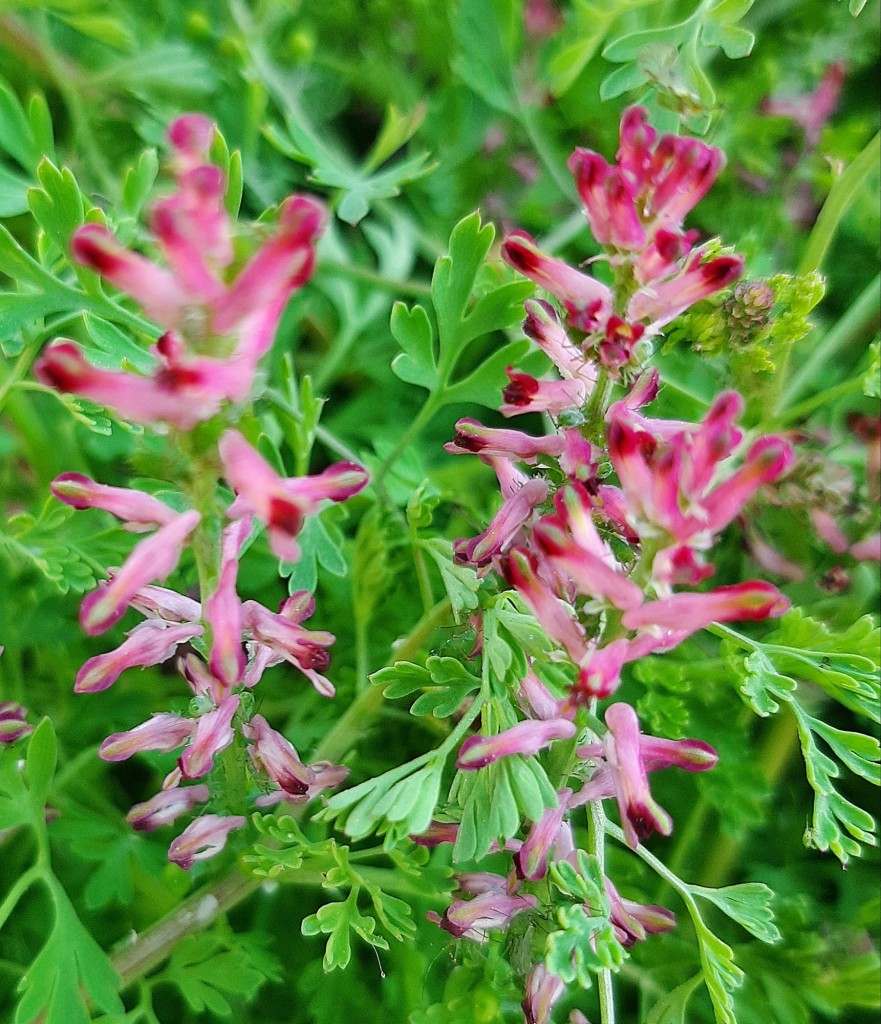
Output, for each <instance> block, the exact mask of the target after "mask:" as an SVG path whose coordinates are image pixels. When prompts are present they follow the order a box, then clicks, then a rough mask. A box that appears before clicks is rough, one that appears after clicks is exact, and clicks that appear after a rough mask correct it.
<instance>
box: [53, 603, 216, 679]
mask: <svg viewBox="0 0 881 1024" xmlns="http://www.w3.org/2000/svg"><path fill="white" fill-rule="evenodd" d="M201 634H202V627H201V626H200V625H197V624H194V623H185V624H183V625H179V626H165V625H164V624H163V623H161V622H159V621H157V620H155V619H148V620H147V621H146V622H142V623H141V624H140V625H139V626H136V627H135V628H134V629H133V630H132V631H131V633H129V635H128V638H127V639H126V640H125V641H123V643H122V644H120V646H119V647H117V648H116V650H115V651H108V652H107V654H98V655H96V656H95V657H94V658H89V660H88V661H87V662H86V663H85V664H84V665H83V666H82V668H81V669H80V670H79V672H78V673H77V677H76V682H75V683H74V687H73V689H74V692H75V693H98V692H99V691H101V690H106V689H107V688H108V687H109V686H112V685H113V683H115V682H116V680H117V679H118V678H119V677H120V675H121V674H122V673H123V672H125V670H126V669H129V668H146V667H148V666H150V665H160V664H162V662H163V661H167V660H168V658H170V657H171V656H172V654H174V652H175V651H176V650H177V648H178V646H179V645H180V644H182V643H185V642H186V641H187V640H192V638H193V637H195V636H200V635H201Z"/></svg>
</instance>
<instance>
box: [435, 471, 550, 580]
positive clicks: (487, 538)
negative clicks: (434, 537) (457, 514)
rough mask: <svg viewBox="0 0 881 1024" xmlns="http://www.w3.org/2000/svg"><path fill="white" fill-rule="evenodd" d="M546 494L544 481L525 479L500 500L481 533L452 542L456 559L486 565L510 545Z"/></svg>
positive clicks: (546, 489) (476, 564)
mask: <svg viewBox="0 0 881 1024" xmlns="http://www.w3.org/2000/svg"><path fill="white" fill-rule="evenodd" d="M547 494H548V485H547V483H546V482H545V481H544V480H539V479H534V480H529V481H527V482H526V483H525V484H524V485H523V486H522V487H521V488H520V490H519V491H517V492H516V493H515V494H514V495H513V496H512V497H510V498H506V499H505V500H504V501H503V502H502V505H501V508H499V510H498V512H496V514H495V515H494V516H493V518H492V520H491V521H490V524H489V526H488V527H487V528H486V530H484V532H483V533H481V534H478V536H476V537H473V538H472V539H471V540H464V539H462V540H457V541H455V543H454V544H453V556H454V558H455V560H456V561H457V562H462V563H471V564H472V565H475V566H478V567H480V566H485V565H488V564H489V563H490V562H491V561H492V559H493V558H495V557H496V556H497V555H500V554H502V553H503V552H504V551H506V550H507V548H508V547H510V545H511V544H512V543H513V542H514V540H515V539H516V538H517V536H518V535H519V534H520V533H521V531H522V528H523V527H524V525H525V524H526V523H528V522H529V521H530V520H531V519H532V516H533V512H534V511H535V509H536V508H537V506H539V505H540V504H541V503H542V502H543V501H544V500H545V498H546V497H547Z"/></svg>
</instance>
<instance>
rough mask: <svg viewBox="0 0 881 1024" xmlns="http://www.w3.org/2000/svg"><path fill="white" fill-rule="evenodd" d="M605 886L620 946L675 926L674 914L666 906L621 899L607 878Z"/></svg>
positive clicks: (669, 929) (625, 945)
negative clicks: (646, 904) (647, 904)
mask: <svg viewBox="0 0 881 1024" xmlns="http://www.w3.org/2000/svg"><path fill="white" fill-rule="evenodd" d="M605 888H606V895H607V896H608V898H609V903H610V905H611V908H612V914H611V917H610V919H609V920H610V921H611V922H612V926H613V927H614V929H615V936H616V938H617V939H618V941H619V942H620V943H621V945H622V946H624V947H626V948H629V947H630V946H633V945H634V944H635V943H637V942H641V941H642V940H643V939H645V938H646V936H647V935H648V934H652V935H659V934H662V933H663V932H669V931H671V930H672V929H673V928H675V927H676V915H675V914H674V913H673V912H672V911H671V910H667V908H666V907H658V906H644V905H643V904H640V903H634V902H633V900H626V899H623V898H622V897H621V896H619V895H618V890H617V889H616V888H615V886H614V885H612V883H611V882H610V881H609V879H608V878H606V879H605Z"/></svg>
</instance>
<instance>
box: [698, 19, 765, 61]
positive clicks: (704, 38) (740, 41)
mask: <svg viewBox="0 0 881 1024" xmlns="http://www.w3.org/2000/svg"><path fill="white" fill-rule="evenodd" d="M755 41H756V36H755V33H754V32H750V31H749V29H746V28H742V27H741V26H740V25H722V24H717V23H714V22H707V23H706V24H705V25H704V27H703V29H702V30H701V42H702V43H703V44H704V45H705V46H718V47H721V49H722V52H723V53H724V54H725V56H726V57H728V58H730V59H731V60H738V59H739V58H741V57H748V56H749V55H750V54H751V53H752V49H753V46H754V45H755Z"/></svg>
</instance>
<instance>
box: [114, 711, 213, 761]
mask: <svg viewBox="0 0 881 1024" xmlns="http://www.w3.org/2000/svg"><path fill="white" fill-rule="evenodd" d="M195 729H196V723H195V722H194V721H192V719H189V718H181V717H180V715H171V714H161V715H153V717H152V718H149V719H147V721H146V722H142V723H141V724H140V725H138V726H135V728H134V729H129V730H128V732H116V733H114V734H113V735H112V736H108V737H107V739H106V740H104V742H103V743H102V744H101V747H100V749H99V751H98V755H99V756H100V757H101V758H103V759H104V760H105V761H125V760H127V759H128V758H130V757H132V756H133V755H134V754H140V753H143V752H144V751H146V750H156V751H158V752H159V753H161V754H167V753H168V752H169V751H171V750H177V748H178V747H181V746H183V745H184V743H186V741H187V740H188V739H189V738H190V737H191V736H192V735H193V733H194V731H195Z"/></svg>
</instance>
